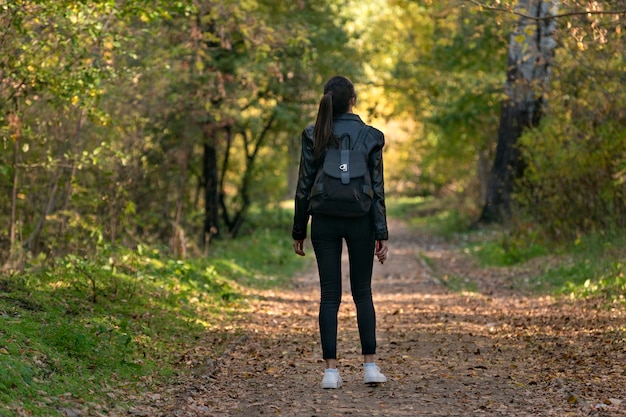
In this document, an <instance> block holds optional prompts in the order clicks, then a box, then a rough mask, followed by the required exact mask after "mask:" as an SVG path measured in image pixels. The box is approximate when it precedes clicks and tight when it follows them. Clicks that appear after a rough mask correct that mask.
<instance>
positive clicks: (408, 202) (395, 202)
mask: <svg viewBox="0 0 626 417" xmlns="http://www.w3.org/2000/svg"><path fill="white" fill-rule="evenodd" d="M387 212H388V214H389V215H390V216H392V217H398V218H402V219H405V220H406V221H407V223H408V224H410V225H412V226H413V227H416V228H424V229H425V230H428V231H430V232H433V233H436V234H437V235H440V236H443V237H445V238H450V237H453V236H455V235H456V234H458V233H463V232H466V231H467V230H468V229H469V227H470V225H471V221H470V218H469V217H468V216H467V211H466V210H465V209H463V208H462V207H461V206H460V205H459V203H458V200H457V199H455V198H451V199H441V198H433V197H400V198H393V199H389V200H388V202H387Z"/></svg>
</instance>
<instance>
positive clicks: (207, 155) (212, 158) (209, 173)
mask: <svg viewBox="0 0 626 417" xmlns="http://www.w3.org/2000/svg"><path fill="white" fill-rule="evenodd" d="M214 130H215V129H212V128H210V127H209V126H205V128H204V129H203V132H204V155H203V159H202V172H203V182H204V213H205V214H204V235H203V241H202V245H203V247H204V249H205V251H206V249H207V247H208V244H209V241H210V240H211V238H212V237H213V236H219V230H220V229H219V199H218V176H217V151H216V149H215V146H214V142H215V141H214V138H212V137H211V136H212V135H211V132H214Z"/></svg>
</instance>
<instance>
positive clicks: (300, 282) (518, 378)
mask: <svg viewBox="0 0 626 417" xmlns="http://www.w3.org/2000/svg"><path fill="white" fill-rule="evenodd" d="M390 236H391V240H390V242H389V247H390V255H391V256H390V259H389V261H388V262H387V263H385V264H384V265H379V264H376V265H375V267H374V275H373V277H374V278H373V280H374V284H373V285H374V290H373V291H374V299H375V305H376V312H377V326H378V330H377V333H378V354H377V364H378V365H379V366H380V367H381V369H382V371H383V372H384V373H385V374H386V375H387V377H388V380H389V381H388V382H387V383H386V384H382V385H379V386H369V385H365V384H363V383H362V368H361V360H362V359H361V355H360V345H359V341H358V331H357V327H356V313H355V309H354V305H353V303H352V300H351V297H350V295H349V282H348V278H347V275H346V274H347V266H346V262H347V259H344V297H343V303H342V306H341V309H340V316H339V334H338V352H339V355H340V356H339V358H338V368H339V371H340V372H341V375H342V378H343V380H344V385H343V387H342V388H341V389H338V390H322V389H321V388H320V387H319V383H320V381H321V377H322V372H323V363H322V360H321V358H320V355H321V348H320V345H319V336H318V328H317V310H318V300H319V289H318V283H317V271H316V270H315V269H314V270H311V271H307V272H306V273H303V274H302V276H299V277H295V278H294V283H293V286H291V287H290V288H281V289H274V290H271V291H259V292H256V293H254V294H251V295H250V298H249V308H248V309H247V310H246V311H242V312H241V314H240V315H239V316H238V317H236V318H234V319H233V321H232V322H230V323H225V324H223V326H222V328H221V329H220V331H230V332H232V333H233V335H234V337H233V338H232V339H231V340H232V342H231V343H230V345H229V346H228V348H227V349H226V350H225V351H224V352H223V353H221V354H217V353H216V352H215V351H214V349H212V345H211V342H212V340H213V339H212V335H211V334H210V332H207V338H206V341H201V342H202V343H200V344H198V345H197V346H196V347H194V348H193V349H190V350H188V351H187V352H185V357H184V360H183V361H182V363H181V366H184V367H185V369H187V371H185V372H181V375H180V376H177V377H176V378H175V379H173V380H172V381H171V382H170V384H169V385H167V386H164V387H160V389H158V390H157V391H158V392H154V393H152V394H150V395H148V396H146V397H145V398H144V399H143V401H141V402H140V404H137V405H135V406H133V407H132V408H131V409H130V410H126V412H127V414H126V415H135V416H144V415H145V416H162V417H183V416H185V417H186V416H212V417H222V416H224V417H225V416H234V417H244V416H245V417H249V416H292V417H318V416H319V417H322V416H324V417H327V416H420V415H428V416H468V415H469V416H507V417H509V416H520V417H521V416H558V417H564V416H607V417H612V416H625V415H626V372H625V369H624V368H625V363H626V319H625V316H624V311H623V308H622V309H619V308H611V307H607V306H606V305H604V304H601V303H599V302H598V301H596V300H593V299H588V300H571V299H569V298H554V297H547V296H543V297H537V296H532V295H526V294H524V293H522V292H521V291H519V290H516V288H515V286H514V285H511V282H512V277H517V276H519V274H520V269H516V268H514V267H511V268H494V267H491V268H485V267H480V266H478V265H477V264H476V263H475V262H474V261H473V260H472V259H471V258H470V257H469V256H468V255H467V254H464V253H463V251H462V249H461V248H460V247H459V245H457V244H455V243H454V242H450V241H444V240H441V239H438V238H436V237H433V236H429V235H426V234H422V233H416V232H413V231H410V230H409V229H408V228H407V227H404V225H403V224H402V223H401V222H397V221H394V222H391V223H390ZM308 252H309V256H312V250H311V248H309V249H308ZM344 252H345V251H344ZM424 257H427V258H428V259H429V260H430V262H424ZM344 258H346V256H345V254H344ZM535 264H536V268H541V264H540V263H539V262H535ZM535 272H536V271H535ZM521 273H522V274H529V275H530V276H532V274H533V270H532V268H531V270H528V268H527V269H526V270H523V271H522V272H521ZM447 276H457V277H463V278H464V280H465V281H467V282H471V283H472V284H473V285H474V286H475V288H476V291H473V292H468V291H464V292H454V291H451V290H449V289H448V287H447V286H446V285H445V277H447ZM235 335H236V336H235Z"/></svg>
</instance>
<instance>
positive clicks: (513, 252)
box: [469, 234, 549, 266]
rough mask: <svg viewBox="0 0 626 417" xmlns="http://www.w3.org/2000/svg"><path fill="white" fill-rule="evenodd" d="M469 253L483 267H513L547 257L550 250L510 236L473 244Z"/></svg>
mask: <svg viewBox="0 0 626 417" xmlns="http://www.w3.org/2000/svg"><path fill="white" fill-rule="evenodd" d="M469 251H470V252H471V253H472V254H473V255H475V256H476V257H477V258H478V260H479V261H480V262H481V264H483V265H491V266H511V265H517V264H520V263H524V262H525V261H528V260H530V259H532V258H536V257H539V256H543V255H547V254H548V253H549V251H548V249H547V248H546V247H545V246H543V245H541V244H538V243H533V242H532V241H531V240H526V239H517V240H515V239H511V238H510V236H509V235H508V234H504V236H503V237H502V238H501V239H500V240H497V241H487V242H484V243H480V244H473V245H471V246H470V247H469Z"/></svg>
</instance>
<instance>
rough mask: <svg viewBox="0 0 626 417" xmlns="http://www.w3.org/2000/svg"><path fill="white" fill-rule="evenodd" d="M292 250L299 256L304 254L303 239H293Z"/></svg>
mask: <svg viewBox="0 0 626 417" xmlns="http://www.w3.org/2000/svg"><path fill="white" fill-rule="evenodd" d="M293 251H294V252H295V253H297V254H298V255H300V256H304V255H305V253H304V240H294V241H293Z"/></svg>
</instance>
